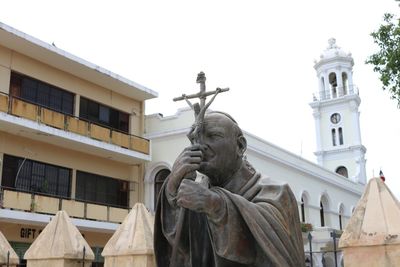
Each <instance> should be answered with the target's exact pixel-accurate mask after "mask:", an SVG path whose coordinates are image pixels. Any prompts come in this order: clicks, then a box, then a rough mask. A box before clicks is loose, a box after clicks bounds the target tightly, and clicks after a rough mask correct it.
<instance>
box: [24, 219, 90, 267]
mask: <svg viewBox="0 0 400 267" xmlns="http://www.w3.org/2000/svg"><path fill="white" fill-rule="evenodd" d="M83 248H85V260H86V261H93V259H94V254H93V251H92V249H91V248H90V246H89V244H88V243H87V242H86V240H85V239H84V238H83V236H82V234H81V233H80V232H79V230H78V229H77V228H76V226H75V225H74V224H73V223H72V221H71V219H70V218H69V216H68V214H67V213H66V212H65V211H59V212H57V214H56V215H55V216H54V217H53V218H52V220H51V221H50V222H49V224H48V225H47V226H46V227H45V228H44V229H43V231H42V232H41V233H40V235H39V236H38V237H37V238H36V240H35V241H34V242H33V243H32V245H31V246H30V248H29V249H28V250H27V251H26V253H25V256H24V258H25V259H26V260H28V266H29V265H30V264H29V261H30V260H32V262H33V261H37V260H44V261H45V262H50V261H49V260H51V259H57V260H81V259H83ZM32 266H33V265H32ZM35 266H36V265H35ZM37 266H40V265H37ZM57 266H62V265H58V263H57Z"/></svg>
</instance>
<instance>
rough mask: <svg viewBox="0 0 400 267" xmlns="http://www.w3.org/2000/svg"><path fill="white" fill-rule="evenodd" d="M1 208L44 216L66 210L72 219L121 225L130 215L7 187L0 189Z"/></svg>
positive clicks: (125, 211)
mask: <svg viewBox="0 0 400 267" xmlns="http://www.w3.org/2000/svg"><path fill="white" fill-rule="evenodd" d="M0 208H2V209H13V210H20V211H26V212H33V213H42V214H56V213H57V211H59V210H65V211H66V212H67V213H68V215H69V216H70V217H74V218H81V219H88V220H96V221H105V222H114V223H121V222H122V221H123V220H124V219H125V217H126V216H127V215H128V213H129V209H127V208H122V207H115V206H111V205H104V204H102V203H93V202H87V201H83V200H77V199H69V198H61V197H59V196H54V195H48V194H37V193H36V192H28V191H16V190H15V189H14V188H7V187H0Z"/></svg>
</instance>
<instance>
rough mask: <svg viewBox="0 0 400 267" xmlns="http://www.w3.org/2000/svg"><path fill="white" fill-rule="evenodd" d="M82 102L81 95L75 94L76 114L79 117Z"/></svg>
mask: <svg viewBox="0 0 400 267" xmlns="http://www.w3.org/2000/svg"><path fill="white" fill-rule="evenodd" d="M80 103H81V96H80V95H75V109H74V116H75V117H79V108H80V105H81V104H80Z"/></svg>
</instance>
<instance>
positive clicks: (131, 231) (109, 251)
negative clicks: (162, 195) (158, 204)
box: [102, 203, 155, 267]
mask: <svg viewBox="0 0 400 267" xmlns="http://www.w3.org/2000/svg"><path fill="white" fill-rule="evenodd" d="M153 225H154V219H153V217H152V216H151V215H150V213H149V212H148V211H147V209H146V207H145V206H144V205H143V204H141V203H137V204H135V206H134V207H133V208H132V210H131V211H130V212H129V214H128V216H126V218H125V219H124V221H123V222H122V224H121V225H120V226H119V227H118V229H117V230H116V231H115V233H114V235H113V236H112V237H111V239H110V240H109V241H108V242H107V244H106V246H105V247H104V249H103V252H102V256H103V257H104V258H105V266H140V267H145V266H155V265H154V256H153V255H154V249H153V227H154V226H153Z"/></svg>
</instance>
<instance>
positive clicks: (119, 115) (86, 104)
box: [79, 97, 129, 133]
mask: <svg viewBox="0 0 400 267" xmlns="http://www.w3.org/2000/svg"><path fill="white" fill-rule="evenodd" d="M79 113H80V114H79V117H81V118H83V119H87V120H89V121H91V122H94V123H98V124H101V125H104V126H107V127H110V128H113V129H116V130H119V131H122V132H124V133H129V114H128V113H124V112H122V111H118V110H116V109H113V108H110V107H107V106H105V105H102V104H99V103H97V102H94V101H92V100H89V99H87V98H84V97H81V100H80V106H79Z"/></svg>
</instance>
